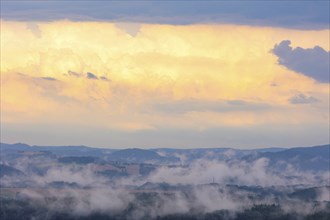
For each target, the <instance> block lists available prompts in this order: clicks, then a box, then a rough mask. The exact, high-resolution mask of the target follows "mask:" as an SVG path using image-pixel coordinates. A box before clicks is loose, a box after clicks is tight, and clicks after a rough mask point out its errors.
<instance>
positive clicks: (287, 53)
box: [272, 40, 330, 83]
mask: <svg viewBox="0 0 330 220" xmlns="http://www.w3.org/2000/svg"><path fill="white" fill-rule="evenodd" d="M290 44H291V41H289V40H284V41H282V42H281V43H279V44H276V45H275V46H274V48H273V50H272V52H273V53H274V54H275V55H276V56H278V58H279V59H278V63H279V64H281V65H283V66H285V67H287V68H288V69H291V70H293V71H297V72H299V73H302V74H304V75H305V76H307V77H311V78H313V79H315V80H316V81H318V82H321V83H329V82H330V79H329V77H330V76H329V55H330V52H327V51H325V50H324V49H323V48H321V47H319V46H315V47H314V48H308V49H303V48H301V47H296V48H294V49H293V48H292V47H291V46H290Z"/></svg>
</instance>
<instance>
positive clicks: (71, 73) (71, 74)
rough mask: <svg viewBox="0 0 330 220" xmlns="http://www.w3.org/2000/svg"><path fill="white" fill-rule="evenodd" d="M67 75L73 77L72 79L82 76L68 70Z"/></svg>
mask: <svg viewBox="0 0 330 220" xmlns="http://www.w3.org/2000/svg"><path fill="white" fill-rule="evenodd" d="M68 75H69V76H74V77H81V76H82V74H80V73H76V72H74V71H71V70H68Z"/></svg>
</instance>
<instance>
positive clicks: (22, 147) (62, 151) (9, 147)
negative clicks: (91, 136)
mask: <svg viewBox="0 0 330 220" xmlns="http://www.w3.org/2000/svg"><path fill="white" fill-rule="evenodd" d="M0 146H1V151H2V152H3V153H10V152H17V151H34V152H36V151H49V152H51V153H53V154H55V155H59V156H96V157H100V156H104V155H107V154H110V153H111V152H113V151H114V150H112V149H102V148H93V147H86V146H30V145H27V144H22V143H17V144H5V143H0Z"/></svg>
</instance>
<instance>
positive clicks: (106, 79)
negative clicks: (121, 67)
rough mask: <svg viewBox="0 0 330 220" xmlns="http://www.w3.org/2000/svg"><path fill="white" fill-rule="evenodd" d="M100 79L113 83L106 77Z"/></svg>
mask: <svg viewBox="0 0 330 220" xmlns="http://www.w3.org/2000/svg"><path fill="white" fill-rule="evenodd" d="M100 79H101V80H104V81H111V80H110V79H108V78H107V77H106V76H101V77H100Z"/></svg>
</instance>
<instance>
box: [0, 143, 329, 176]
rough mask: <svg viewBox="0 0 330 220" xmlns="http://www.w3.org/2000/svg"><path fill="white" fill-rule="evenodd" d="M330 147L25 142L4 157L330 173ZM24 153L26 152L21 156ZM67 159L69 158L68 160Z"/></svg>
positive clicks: (7, 147)
mask: <svg viewBox="0 0 330 220" xmlns="http://www.w3.org/2000/svg"><path fill="white" fill-rule="evenodd" d="M329 149H330V145H323V146H314V147H300V148H291V149H283V148H263V149H246V150H245V149H244V150H243V149H232V148H197V149H171V148H155V149H148V150H146V149H138V148H130V149H124V150H114V149H102V148H92V147H86V146H29V145H26V144H22V143H17V144H5V143H1V154H2V155H4V156H3V157H2V160H3V158H7V159H8V160H9V161H10V158H17V157H20V156H22V155H23V156H26V155H29V156H30V157H31V156H33V155H35V156H38V155H39V156H42V155H43V156H45V157H47V156H48V157H51V156H52V155H53V156H54V155H56V156H55V157H57V158H64V159H61V160H63V161H62V162H64V161H66V160H67V161H66V162H70V161H72V160H76V161H83V160H85V159H81V158H80V159H79V158H76V157H93V159H92V160H90V161H88V163H89V162H91V163H92V162H95V161H113V162H116V161H118V162H124V163H140V164H143V163H153V164H159V165H161V164H172V165H187V164H189V163H192V162H194V161H196V160H200V159H203V160H219V161H225V162H229V161H240V160H243V161H247V162H253V161H255V160H257V159H260V158H267V159H268V160H269V166H271V167H273V168H274V167H276V168H278V170H283V169H285V168H286V165H288V164H290V165H292V166H293V167H295V168H297V169H300V170H315V171H326V170H329V162H330V161H329V160H330V159H329V158H330V152H329ZM41 151H42V152H49V153H51V154H52V155H47V154H46V153H44V154H40V153H39V154H32V153H29V154H28V153H24V152H41ZM22 152H23V153H22ZM65 157H67V158H66V159H65Z"/></svg>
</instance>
